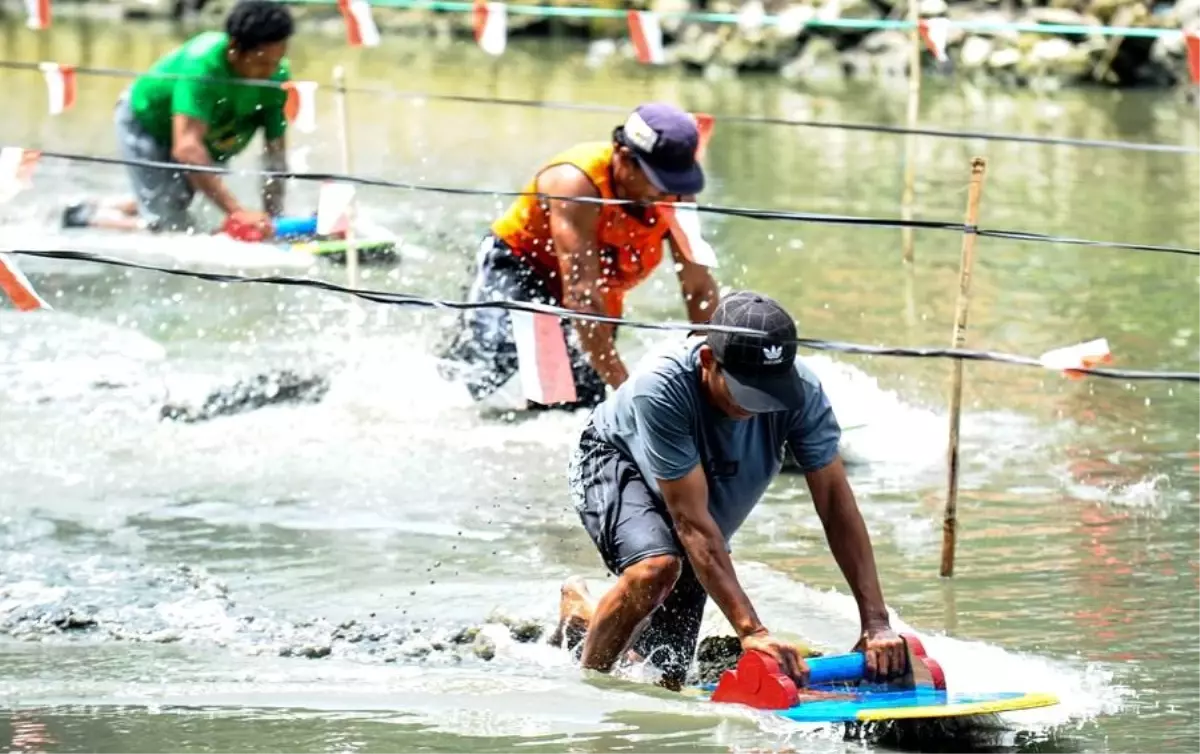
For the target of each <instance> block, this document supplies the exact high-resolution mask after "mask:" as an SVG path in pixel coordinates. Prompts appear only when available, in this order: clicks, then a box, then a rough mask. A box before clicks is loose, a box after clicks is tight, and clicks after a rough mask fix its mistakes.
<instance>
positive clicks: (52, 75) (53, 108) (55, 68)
mask: <svg viewBox="0 0 1200 754" xmlns="http://www.w3.org/2000/svg"><path fill="white" fill-rule="evenodd" d="M38 68H40V69H41V71H42V77H43V78H45V79H46V92H47V95H48V98H49V99H48V103H49V106H50V114H51V115H60V114H61V113H63V112H64V111H66V110H69V109H71V106H72V105H74V104H75V66H73V65H63V64H62V63H38Z"/></svg>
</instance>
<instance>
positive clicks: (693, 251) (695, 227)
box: [658, 202, 717, 267]
mask: <svg viewBox="0 0 1200 754" xmlns="http://www.w3.org/2000/svg"><path fill="white" fill-rule="evenodd" d="M658 207H659V212H660V213H661V215H662V217H663V218H664V219H666V221H667V222H668V223H669V224H670V226H671V237H672V238H674V239H675V243H676V245H677V246H678V247H679V251H680V253H682V254H683V256H684V258H685V259H687V260H688V261H689V262H692V263H693V264H702V265H704V266H705V267H716V266H717V252H716V251H714V250H713V247H712V245H711V244H709V242H708V241H705V240H704V236H702V235H701V234H700V213H699V212H697V211H696V203H695V202H680V203H678V204H674V205H672V204H660V205H658Z"/></svg>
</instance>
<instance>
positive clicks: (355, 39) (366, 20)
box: [338, 0, 379, 47]
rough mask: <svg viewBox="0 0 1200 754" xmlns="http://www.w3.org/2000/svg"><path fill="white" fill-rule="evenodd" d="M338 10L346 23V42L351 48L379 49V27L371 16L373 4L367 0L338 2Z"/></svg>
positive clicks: (339, 0) (342, 0) (340, 0)
mask: <svg viewBox="0 0 1200 754" xmlns="http://www.w3.org/2000/svg"><path fill="white" fill-rule="evenodd" d="M338 10H340V11H341V12H342V19H343V20H345V22H346V41H348V42H349V43H350V46H351V47H377V46H378V45H379V27H378V26H376V25H375V16H373V15H371V4H370V3H368V2H367V1H366V0H338Z"/></svg>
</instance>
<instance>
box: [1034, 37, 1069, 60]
mask: <svg viewBox="0 0 1200 754" xmlns="http://www.w3.org/2000/svg"><path fill="white" fill-rule="evenodd" d="M1071 52H1072V45H1071V43H1070V42H1068V41H1067V40H1065V39H1063V38H1062V37H1049V38H1047V39H1041V40H1038V41H1037V42H1036V43H1034V45H1033V48H1032V49H1031V50H1030V51H1029V57H1030V59H1031V60H1033V61H1034V62H1035V63H1054V62H1057V61H1059V60H1063V59H1065V58H1068V57H1070V56H1071Z"/></svg>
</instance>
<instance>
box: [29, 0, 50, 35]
mask: <svg viewBox="0 0 1200 754" xmlns="http://www.w3.org/2000/svg"><path fill="white" fill-rule="evenodd" d="M25 13H26V15H27V16H28V18H27V19H26V21H25V25H26V26H28V27H29V28H30V29H39V30H40V29H49V28H50V0H25Z"/></svg>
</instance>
